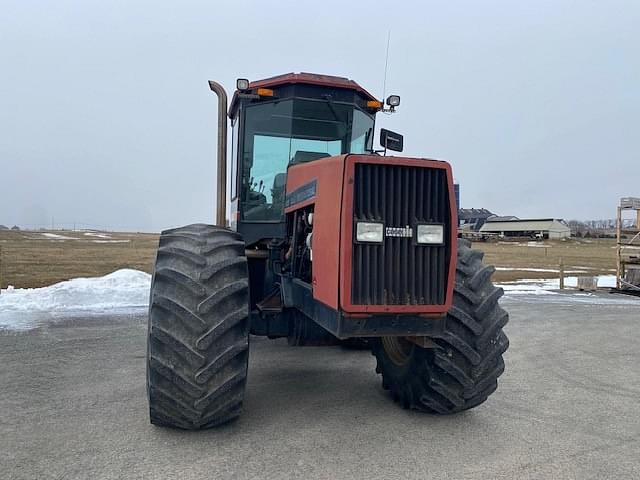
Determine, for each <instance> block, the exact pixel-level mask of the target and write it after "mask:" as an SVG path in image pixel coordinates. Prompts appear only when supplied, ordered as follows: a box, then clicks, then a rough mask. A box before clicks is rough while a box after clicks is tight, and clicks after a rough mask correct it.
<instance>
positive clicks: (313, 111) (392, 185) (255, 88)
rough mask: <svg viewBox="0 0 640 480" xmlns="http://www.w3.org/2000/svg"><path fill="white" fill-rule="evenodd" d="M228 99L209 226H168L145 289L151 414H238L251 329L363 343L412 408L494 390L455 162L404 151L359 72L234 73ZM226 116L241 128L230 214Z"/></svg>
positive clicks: (491, 290)
mask: <svg viewBox="0 0 640 480" xmlns="http://www.w3.org/2000/svg"><path fill="white" fill-rule="evenodd" d="M209 85H210V88H211V89H212V90H213V91H214V92H215V93H216V94H217V95H218V101H219V112H218V113H219V130H218V185H217V187H218V197H217V199H218V202H217V224H218V225H217V226H210V225H204V224H196V225H189V226H186V227H182V228H174V229H171V230H165V231H164V232H162V234H161V236H160V244H159V248H158V254H157V259H156V264H155V271H154V274H153V281H152V285H151V303H150V309H149V332H148V351H147V352H148V353H147V391H148V397H149V410H150V416H151V422H152V423H154V424H156V425H164V426H170V427H178V428H183V429H203V428H208V427H213V426H216V425H219V424H221V423H225V422H227V421H229V420H232V419H234V418H236V417H238V415H240V412H241V409H242V401H243V396H244V390H245V384H246V379H247V362H248V358H249V336H250V335H265V336H268V337H269V338H278V337H288V339H289V343H290V344H293V345H319V344H331V343H336V342H339V341H344V340H348V339H360V340H359V341H363V340H362V339H366V340H365V341H367V342H368V345H369V346H370V348H371V349H372V351H373V354H374V355H375V357H376V359H377V367H376V371H377V372H378V373H380V374H382V385H383V387H384V388H385V389H388V390H389V391H390V393H391V396H392V397H393V399H394V400H395V401H396V402H398V403H399V404H400V405H401V406H403V407H404V408H414V409H417V410H422V411H425V412H429V413H435V414H449V413H454V412H459V411H462V410H466V409H469V408H473V407H475V406H477V405H479V404H481V403H482V402H484V401H485V400H486V399H487V397H488V396H489V395H490V394H492V393H493V392H494V391H495V390H496V388H497V379H498V377H499V376H500V374H502V372H503V371H504V362H503V358H502V354H503V353H504V352H505V351H506V349H507V347H508V344H509V342H508V340H507V337H506V336H505V334H504V333H503V331H502V329H503V327H504V325H505V324H506V323H507V321H508V315H507V313H506V312H505V311H504V310H503V309H502V308H501V307H500V306H499V305H498V299H499V298H500V296H501V295H502V290H501V289H500V288H496V287H495V286H493V284H492V282H491V275H492V273H493V272H494V268H493V267H489V266H485V265H483V263H482V253H481V252H479V251H477V250H472V249H471V248H470V244H469V243H468V242H466V241H464V240H459V239H458V238H457V205H456V200H455V197H454V187H453V181H452V179H453V176H452V171H451V166H450V165H449V164H448V163H446V162H443V161H437V160H428V159H424V158H405V157H396V156H386V150H387V149H391V150H396V151H402V137H401V136H400V135H397V134H395V133H393V132H389V131H386V130H383V131H382V132H381V144H382V145H383V146H384V153H385V155H380V153H381V151H379V152H376V151H375V150H374V147H373V134H374V123H375V114H376V113H377V112H380V111H390V110H391V111H392V110H394V109H395V107H396V106H397V105H399V103H400V97H398V96H390V97H389V98H388V99H387V101H386V106H385V105H384V104H383V103H382V102H380V101H378V100H377V99H376V98H375V97H373V96H372V95H371V94H370V93H368V92H367V91H366V90H365V89H363V88H362V87H361V86H360V85H358V84H357V83H356V82H354V81H352V80H348V79H346V78H341V77H333V76H327V75H315V74H307V73H300V74H293V73H291V74H286V75H280V76H277V77H273V78H268V79H265V80H259V81H255V82H249V81H248V80H245V79H240V80H238V82H237V90H236V91H235V93H234V95H233V99H232V101H231V106H230V108H229V110H228V112H227V96H226V94H225V91H224V89H223V88H222V87H221V86H220V84H218V83H216V82H209ZM227 115H228V117H229V118H230V120H231V126H232V143H231V145H232V153H231V161H230V165H231V196H230V197H231V202H230V205H229V206H230V211H231V220H230V221H229V222H228V223H227V220H226V211H227V207H228V203H227V195H226V179H227V170H226V168H227V161H226V146H227Z"/></svg>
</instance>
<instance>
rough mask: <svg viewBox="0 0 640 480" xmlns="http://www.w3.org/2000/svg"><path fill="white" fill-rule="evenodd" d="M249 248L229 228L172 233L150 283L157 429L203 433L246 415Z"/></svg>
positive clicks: (150, 381)
mask: <svg viewBox="0 0 640 480" xmlns="http://www.w3.org/2000/svg"><path fill="white" fill-rule="evenodd" d="M248 317H249V282H248V272H247V260H246V257H245V255H244V242H243V241H242V238H241V236H240V235H239V234H237V233H235V232H231V231H230V230H227V229H226V228H221V227H213V226H209V225H201V224H197V225H189V226H186V227H182V228H176V229H172V230H166V231H164V232H162V234H161V235H160V245H159V248H158V255H157V258H156V265H155V271H154V274H153V280H152V283H151V298H150V305H149V329H148V340H147V394H148V399H149V415H150V419H151V423H153V424H155V425H161V426H169V427H176V428H182V429H186V430H197V429H204V428H209V427H213V426H216V425H220V424H222V423H226V422H228V421H230V420H232V419H234V418H236V417H238V416H239V415H240V411H241V409H242V401H243V397H244V389H245V383H246V378H247V362H248V357H249V318H248Z"/></svg>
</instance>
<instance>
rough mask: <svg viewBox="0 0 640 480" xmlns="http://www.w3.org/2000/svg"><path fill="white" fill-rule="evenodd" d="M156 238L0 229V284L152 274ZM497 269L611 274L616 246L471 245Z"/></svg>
mask: <svg viewBox="0 0 640 480" xmlns="http://www.w3.org/2000/svg"><path fill="white" fill-rule="evenodd" d="M157 243H158V235H156V234H146V233H111V232H72V231H57V230H56V231H6V230H3V231H0V249H1V250H2V252H1V258H0V276H1V280H0V285H1V286H2V288H6V287H7V285H13V286H15V287H16V288H30V287H42V286H46V285H51V284H53V283H56V282H59V281H62V280H68V279H70V278H74V277H93V276H101V275H106V274H107V273H110V272H113V271H114V270H117V269H119V268H135V269H138V270H143V271H145V272H151V269H152V268H153V261H154V258H155V251H156V247H157ZM474 247H475V248H479V249H480V250H483V251H484V252H485V261H486V263H488V264H492V265H495V266H496V267H497V268H498V271H497V272H496V274H495V276H494V279H495V280H496V281H510V280H517V279H522V278H556V277H557V276H558V273H557V271H558V265H559V262H560V258H563V260H564V265H565V270H566V272H567V275H580V274H585V275H587V274H588V275H596V274H612V273H613V272H614V271H615V270H614V269H615V243H614V241H612V240H598V239H592V240H591V239H584V240H567V241H564V242H561V241H544V242H527V241H513V242H494V243H476V244H474Z"/></svg>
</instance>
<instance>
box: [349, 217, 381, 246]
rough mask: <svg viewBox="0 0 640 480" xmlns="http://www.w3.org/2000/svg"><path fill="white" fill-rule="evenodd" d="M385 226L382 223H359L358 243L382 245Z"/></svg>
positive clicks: (357, 225) (357, 231)
mask: <svg viewBox="0 0 640 480" xmlns="http://www.w3.org/2000/svg"><path fill="white" fill-rule="evenodd" d="M383 230H384V226H383V225H382V224H381V223H371V222H358V223H357V224H356V240H357V241H358V242H367V243H382V239H383Z"/></svg>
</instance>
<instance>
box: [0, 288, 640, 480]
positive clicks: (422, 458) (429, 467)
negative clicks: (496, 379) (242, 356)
mask: <svg viewBox="0 0 640 480" xmlns="http://www.w3.org/2000/svg"><path fill="white" fill-rule="evenodd" d="M603 300H604V298H603ZM505 306H506V307H507V308H508V309H509V311H510V312H511V322H510V324H509V325H508V327H507V333H508V335H509V337H510V340H511V348H510V350H509V351H508V352H507V355H506V362H507V370H506V373H505V374H504V375H503V376H502V377H501V381H500V387H499V389H498V391H497V392H496V393H495V394H494V395H493V396H492V397H491V398H490V399H489V401H488V402H486V403H485V404H483V405H482V406H480V407H478V408H477V409H475V410H472V411H470V412H465V413H463V414H458V415H455V416H450V417H437V416H430V415H424V414H420V413H417V412H413V411H405V410H402V409H400V408H398V407H397V406H396V405H394V404H393V402H392V401H391V400H390V399H389V398H388V395H387V392H385V391H384V390H382V388H381V385H380V378H379V377H378V376H377V375H376V374H375V373H374V359H373V357H372V356H371V355H370V354H369V353H368V352H366V351H349V350H344V349H341V348H337V347H336V348H326V347H325V348H313V347H307V348H291V347H288V346H287V345H286V342H285V341H282V340H278V341H269V340H264V339H260V338H254V339H252V342H253V343H252V351H251V365H250V370H249V383H248V389H247V396H246V402H245V410H244V413H243V416H242V417H241V419H240V420H239V421H236V422H234V423H232V424H230V425H228V426H225V427H223V428H220V429H217V430H210V431H205V432H181V431H175V430H167V429H161V428H157V427H154V426H152V425H150V424H149V422H148V416H147V405H146V398H145V386H144V385H145V380H144V373H145V371H144V367H145V365H144V356H145V334H146V332H145V329H146V325H145V319H144V318H143V317H140V316H130V317H122V316H120V317H94V318H75V319H67V320H65V321H62V322H58V323H55V324H49V325H45V326H43V327H40V328H38V329H35V330H31V331H29V332H11V331H5V332H3V333H0V385H2V389H1V390H0V411H2V415H1V416H0V465H1V469H0V477H1V478H7V479H22V478H25V479H27V478H28V479H36V478H37V479H49V478H51V479H53V478H55V479H75V478H91V479H102V478H127V479H132V478H181V479H183V480H187V479H191V478H214V479H224V478H273V479H286V478H305V479H310V478H327V479H341V478H349V479H351V478H367V479H371V478H384V479H395V478H398V479H406V478H420V479H424V478H439V479H449V478H451V479H461V478H474V479H475V478H483V479H485V478H505V479H507V478H508V479H513V478H518V479H525V478H553V479H563V478H579V479H587V478H594V479H604V478H640V403H639V402H638V399H640V349H639V348H638V344H637V339H638V337H640V299H638V301H637V302H634V301H621V302H619V303H616V302H613V304H607V305H598V304H597V303H596V304H593V303H591V304H580V303H572V302H566V303H565V304H563V302H558V299H557V298H556V299H555V301H554V302H548V301H547V299H546V298H542V299H537V300H534V299H531V298H529V299H527V298H521V299H511V300H508V301H506V302H505Z"/></svg>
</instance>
